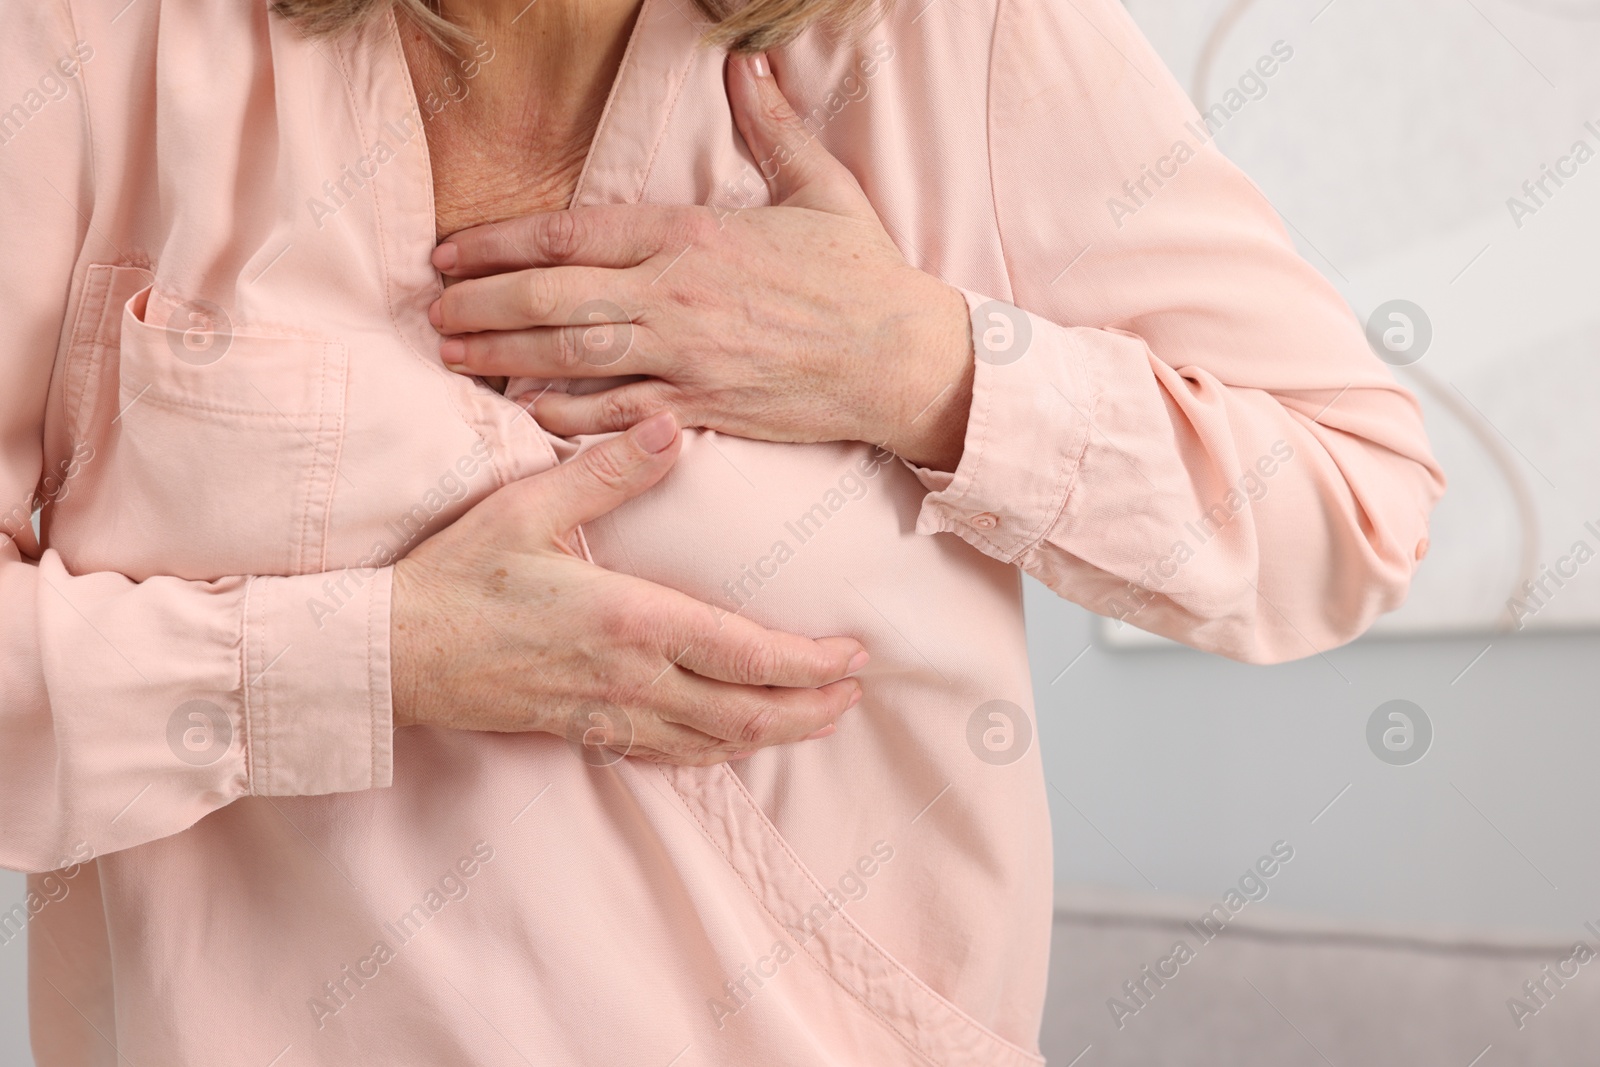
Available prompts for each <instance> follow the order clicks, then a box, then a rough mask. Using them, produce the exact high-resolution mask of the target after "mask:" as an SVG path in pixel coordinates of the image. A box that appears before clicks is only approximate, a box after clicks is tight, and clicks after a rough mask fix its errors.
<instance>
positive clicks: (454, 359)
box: [439, 337, 467, 370]
mask: <svg viewBox="0 0 1600 1067" xmlns="http://www.w3.org/2000/svg"><path fill="white" fill-rule="evenodd" d="M439 358H440V359H442V360H444V365H445V366H446V367H449V368H450V369H451V370H466V367H467V342H465V341H463V340H462V339H461V338H459V337H450V338H446V339H445V340H444V341H442V342H440V344H439Z"/></svg>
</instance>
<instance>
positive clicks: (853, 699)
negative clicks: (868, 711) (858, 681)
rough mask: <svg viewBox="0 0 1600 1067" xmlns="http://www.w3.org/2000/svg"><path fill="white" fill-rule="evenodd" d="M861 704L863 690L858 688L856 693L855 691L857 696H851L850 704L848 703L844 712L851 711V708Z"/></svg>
mask: <svg viewBox="0 0 1600 1067" xmlns="http://www.w3.org/2000/svg"><path fill="white" fill-rule="evenodd" d="M859 703H861V689H860V688H859V687H858V688H857V689H856V691H855V694H854V695H853V696H851V698H850V703H848V704H846V705H845V706H844V710H845V711H849V710H850V709H851V708H853V707H855V706H856V705H857V704H859Z"/></svg>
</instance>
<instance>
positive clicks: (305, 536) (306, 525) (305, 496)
mask: <svg viewBox="0 0 1600 1067" xmlns="http://www.w3.org/2000/svg"><path fill="white" fill-rule="evenodd" d="M321 355H322V358H321V359H319V360H318V361H317V397H318V400H319V402H318V404H317V428H316V430H315V431H313V432H314V433H315V434H316V437H315V438H314V439H313V440H314V441H321V440H322V431H323V427H324V426H325V425H326V423H327V419H326V417H325V416H324V414H323V410H322V409H323V408H324V407H326V406H327V405H326V403H325V402H324V401H325V400H326V397H327V395H328V351H327V349H326V348H324V349H323V350H322V353H321ZM321 467H322V449H321V447H320V446H319V445H317V444H313V445H312V446H311V464H310V469H309V470H307V469H306V468H305V467H301V469H300V470H301V473H300V486H301V497H300V543H299V544H298V545H296V546H295V550H294V565H295V567H296V568H297V569H299V570H301V571H302V572H303V571H304V570H305V569H306V545H307V542H309V541H310V540H311V506H312V500H313V499H314V498H315V497H316V495H317V476H318V474H319V473H320V471H321Z"/></svg>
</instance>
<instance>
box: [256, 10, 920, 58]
mask: <svg viewBox="0 0 1600 1067" xmlns="http://www.w3.org/2000/svg"><path fill="white" fill-rule="evenodd" d="M889 2H890V0H694V4H695V6H696V7H698V8H699V9H700V10H701V11H702V12H704V13H705V15H706V17H707V18H709V19H710V20H711V22H712V26H711V29H710V30H708V31H707V33H706V35H705V43H706V44H708V45H712V46H714V47H719V48H727V49H729V50H731V51H735V52H761V51H765V50H766V49H768V48H776V47H778V46H779V45H783V44H787V43H788V42H790V41H792V40H794V39H795V38H796V37H798V36H799V35H800V34H801V33H802V32H804V31H805V30H807V29H809V28H810V27H811V26H813V25H817V24H822V25H825V26H828V27H830V28H833V29H835V30H840V31H848V30H853V29H858V28H862V27H865V26H867V25H870V24H871V23H872V22H874V21H875V20H876V19H877V18H878V17H879V16H880V15H881V14H882V12H883V10H884V8H885V7H886V6H887V4H888V3H889ZM390 6H393V7H394V8H395V9H396V11H397V12H400V13H404V14H406V15H408V16H410V18H411V19H412V20H413V21H415V22H416V24H417V25H418V26H420V27H421V28H422V29H423V30H425V31H427V32H428V34H429V35H430V36H431V37H433V38H434V39H435V40H436V41H437V42H438V43H439V44H441V45H443V46H444V47H446V48H450V49H454V48H457V47H459V46H462V45H470V44H471V43H473V39H472V37H471V35H470V34H468V33H467V32H466V31H465V30H463V29H462V28H461V27H459V26H457V25H455V24H454V23H452V22H450V21H449V20H448V19H446V18H445V17H444V16H442V15H440V14H439V8H438V2H437V0H273V2H272V10H273V11H274V12H275V13H276V14H278V15H281V16H283V17H284V18H286V19H289V20H290V21H292V22H294V23H295V24H296V25H297V26H299V27H300V28H301V29H302V30H304V31H305V32H306V33H308V34H311V35H312V36H317V37H324V36H331V35H333V34H337V33H342V32H344V31H345V30H348V29H351V28H352V27H354V26H356V25H358V24H360V23H362V22H364V21H365V20H367V19H368V18H371V17H373V16H375V15H378V14H380V13H382V12H383V11H384V10H386V9H387V8H388V7H390Z"/></svg>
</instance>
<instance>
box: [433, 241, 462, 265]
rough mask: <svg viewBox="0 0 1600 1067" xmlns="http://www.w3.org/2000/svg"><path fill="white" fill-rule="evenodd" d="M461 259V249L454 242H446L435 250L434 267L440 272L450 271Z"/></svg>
mask: <svg viewBox="0 0 1600 1067" xmlns="http://www.w3.org/2000/svg"><path fill="white" fill-rule="evenodd" d="M460 258H461V249H459V248H457V247H456V245H455V242H454V241H446V242H445V243H444V244H442V245H440V246H439V247H438V248H435V249H434V250H433V265H434V267H436V268H437V269H439V270H449V269H450V268H451V267H454V266H455V265H456V261H457V260H458V259H460Z"/></svg>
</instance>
